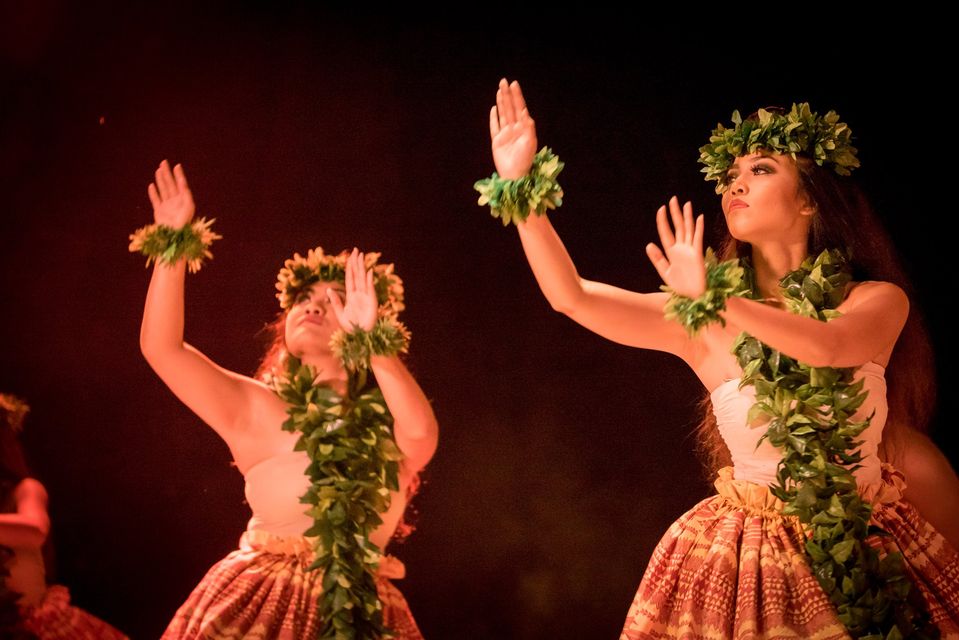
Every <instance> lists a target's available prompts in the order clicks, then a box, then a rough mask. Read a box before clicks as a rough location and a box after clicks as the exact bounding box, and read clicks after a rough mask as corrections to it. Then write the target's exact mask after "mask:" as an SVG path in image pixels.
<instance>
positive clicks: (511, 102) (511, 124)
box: [489, 78, 536, 180]
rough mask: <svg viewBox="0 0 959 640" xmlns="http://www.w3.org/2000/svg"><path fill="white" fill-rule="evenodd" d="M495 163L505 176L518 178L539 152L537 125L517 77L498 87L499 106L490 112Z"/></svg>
mask: <svg viewBox="0 0 959 640" xmlns="http://www.w3.org/2000/svg"><path fill="white" fill-rule="evenodd" d="M489 135H490V138H491V139H492V142H493V163H494V164H495V165H496V172H497V173H498V174H499V175H500V177H501V178H505V179H506V180H515V179H516V178H519V177H521V176H524V175H526V174H527V173H529V170H530V167H531V166H532V165H533V156H534V155H536V124H535V123H534V122H533V119H532V118H530V117H529V111H528V110H527V109H526V100H524V99H523V91H522V89H520V87H519V83H518V82H516V81H515V80H514V81H513V82H512V83H507V82H506V79H505V78H503V79H502V80H500V81H499V88H498V89H497V90H496V106H494V107H493V108H492V109H490V112H489Z"/></svg>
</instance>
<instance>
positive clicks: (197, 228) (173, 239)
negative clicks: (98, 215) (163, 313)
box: [129, 218, 223, 273]
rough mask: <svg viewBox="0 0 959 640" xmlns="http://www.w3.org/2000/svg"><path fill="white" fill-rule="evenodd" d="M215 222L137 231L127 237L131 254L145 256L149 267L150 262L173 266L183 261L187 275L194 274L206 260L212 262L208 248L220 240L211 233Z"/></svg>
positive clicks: (204, 220)
mask: <svg viewBox="0 0 959 640" xmlns="http://www.w3.org/2000/svg"><path fill="white" fill-rule="evenodd" d="M214 220H215V218H214V219H211V220H207V219H206V218H197V219H196V220H194V221H193V222H192V223H190V224H185V225H183V226H182V227H180V228H179V229H174V228H173V227H170V226H168V225H165V224H151V225H147V226H145V227H140V228H139V229H137V230H136V231H134V232H133V233H132V234H130V247H129V248H130V251H131V252H136V251H139V252H140V253H141V254H143V255H145V256H146V257H147V264H146V266H148V267H149V266H150V263H151V262H156V263H157V264H160V263H163V264H168V265H173V264H176V263H177V262H178V261H179V260H180V258H186V261H187V267H188V268H189V270H190V273H196V272H197V271H199V270H200V268H201V267H202V266H203V261H204V260H205V259H212V258H213V254H212V253H210V245H211V244H213V241H214V240H219V239H220V238H222V237H223V236H221V235H219V234H217V233H214V232H213V231H212V230H211V229H210V225H212V224H213V222H214Z"/></svg>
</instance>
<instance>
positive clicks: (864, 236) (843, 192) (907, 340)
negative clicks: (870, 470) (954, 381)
mask: <svg viewBox="0 0 959 640" xmlns="http://www.w3.org/2000/svg"><path fill="white" fill-rule="evenodd" d="M796 166H797V168H798V170H799V184H800V189H802V192H803V194H804V195H805V196H806V197H808V198H809V200H810V201H811V202H812V204H813V205H814V207H815V213H814V214H813V217H812V221H811V225H810V229H809V240H808V245H807V249H808V253H809V255H813V256H815V255H819V253H821V252H822V251H823V250H826V249H835V248H841V249H843V250H845V252H846V255H847V257H848V259H849V263H850V266H851V267H852V277H853V281H854V282H863V281H866V280H881V281H884V282H891V283H893V284H895V285H898V286H899V287H901V288H902V289H903V290H904V291H905V292H906V295H907V296H909V298H910V300H914V299H915V296H914V290H913V287H912V284H911V283H910V282H909V279H908V278H907V277H906V274H905V271H904V269H903V268H902V263H901V262H900V260H899V257H898V255H897V254H896V250H895V247H894V246H893V243H892V240H891V239H890V237H889V234H888V233H887V232H886V230H885V228H884V227H883V226H882V223H881V222H880V221H879V218H878V217H877V216H876V214H875V213H874V212H873V209H872V207H871V206H870V204H869V202H868V200H867V199H866V197H865V195H864V194H863V193H862V191H861V190H860V189H859V187H858V186H857V185H856V184H855V183H854V182H852V181H851V180H850V179H849V178H844V177H841V176H838V175H837V174H836V173H835V172H833V171H832V170H830V169H826V168H823V167H821V166H819V165H817V164H816V163H815V162H813V161H812V160H810V159H808V158H805V157H802V156H800V157H798V158H797V162H796ZM722 233H723V237H722V240H721V242H720V243H719V246H720V249H719V252H718V254H719V258H720V259H721V260H728V259H731V258H736V257H739V258H744V257H749V256H750V252H751V247H750V245H749V244H748V243H745V242H740V241H738V240H736V239H735V238H733V237H732V236H731V235H730V234H729V229H728V228H726V226H725V224H724V225H723V231H722ZM934 366H935V363H934V358H933V351H932V345H931V342H930V340H929V333H928V331H927V330H926V327H925V323H924V321H923V318H922V314H921V312H920V310H919V309H918V308H917V307H916V305H915V304H910V306H909V317H908V319H907V320H906V324H905V326H904V327H903V329H902V332H901V333H900V334H899V339H898V340H897V342H896V346H895V349H894V350H893V352H892V357H891V359H890V360H889V365H888V366H887V367H886V384H887V389H888V392H887V399H888V403H889V417H888V419H887V421H886V427H885V429H884V431H883V449H884V453H885V456H886V458H887V459H888V458H890V457H895V455H896V449H897V448H898V447H899V446H901V445H902V444H904V443H905V441H906V440H907V439H908V434H909V429H910V428H912V429H917V430H919V431H926V430H927V429H928V425H929V420H930V419H931V417H932V413H933V409H934V406H935V400H936V381H935V369H934ZM700 407H701V409H702V412H703V415H702V421H701V422H700V424H699V426H698V427H697V429H696V433H697V443H698V446H697V449H698V452H699V454H700V458H701V459H702V462H703V464H704V465H705V466H706V472H707V475H708V476H709V477H712V476H713V475H715V473H716V471H718V470H719V469H720V468H721V467H723V466H728V465H730V464H732V460H731V457H730V454H729V449H727V448H726V444H725V443H724V442H723V439H722V437H721V436H720V434H719V429H718V427H717V424H716V417H715V415H714V414H713V407H712V402H711V400H710V397H709V393H708V392H707V393H706V394H705V396H704V397H703V399H702V401H701V402H700Z"/></svg>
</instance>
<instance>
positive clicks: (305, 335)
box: [285, 282, 346, 358]
mask: <svg viewBox="0 0 959 640" xmlns="http://www.w3.org/2000/svg"><path fill="white" fill-rule="evenodd" d="M328 290H331V291H333V293H334V294H335V295H337V296H339V298H340V300H341V301H342V300H343V298H344V296H345V295H346V291H345V289H344V288H343V285H342V284H340V283H339V282H317V283H316V284H314V285H313V286H312V287H310V290H309V291H308V292H306V293H304V294H303V295H301V296H300V299H299V300H297V302H296V304H294V305H293V306H292V307H290V310H289V312H287V314H286V327H285V332H286V348H287V349H288V350H289V352H290V353H292V354H293V355H294V356H296V357H298V358H301V357H303V355H304V354H316V355H320V354H323V355H325V354H328V353H329V352H330V337H331V336H332V335H333V332H334V331H336V330H337V329H339V328H340V325H339V323H338V322H337V320H336V314H335V313H333V308H332V307H331V306H330V301H329V300H328V299H327V291H328Z"/></svg>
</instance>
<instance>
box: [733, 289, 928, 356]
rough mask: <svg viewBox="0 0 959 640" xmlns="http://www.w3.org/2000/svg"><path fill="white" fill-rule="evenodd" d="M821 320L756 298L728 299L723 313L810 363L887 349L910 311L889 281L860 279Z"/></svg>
mask: <svg viewBox="0 0 959 640" xmlns="http://www.w3.org/2000/svg"><path fill="white" fill-rule="evenodd" d="M839 311H840V312H841V313H842V316H840V317H838V318H836V319H834V320H830V321H829V322H820V321H819V320H815V319H813V318H804V317H802V316H797V315H796V314H793V313H789V312H788V311H784V310H781V309H775V308H773V307H769V306H767V305H764V304H762V303H760V302H756V301H755V300H747V299H745V298H731V299H730V300H728V301H727V303H726V313H725V318H726V320H728V321H729V322H731V323H733V324H735V325H736V326H737V327H739V328H741V329H742V330H743V331H745V332H747V333H749V334H751V335H753V336H755V337H756V338H757V339H759V340H761V341H762V342H765V343H766V344H768V345H769V346H771V347H773V348H774V349H778V350H779V351H782V352H783V353H785V354H788V355H790V356H792V357H793V358H796V359H797V360H799V361H801V362H805V363H806V364H809V365H810V366H813V367H858V366H860V365H863V364H865V363H866V362H869V361H870V360H872V359H873V358H875V357H876V356H878V355H879V354H881V353H883V352H887V351H892V347H893V345H894V344H895V343H896V340H897V338H898V337H899V332H900V331H902V328H903V326H904V325H905V323H906V318H907V317H908V315H909V299H908V298H907V297H906V294H905V292H903V290H902V289H900V288H899V287H897V286H896V285H894V284H891V283H889V282H866V283H863V284H860V285H859V286H857V287H856V288H855V289H853V291H852V293H850V294H849V297H848V298H847V299H846V301H845V302H843V304H842V305H840V307H839Z"/></svg>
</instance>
